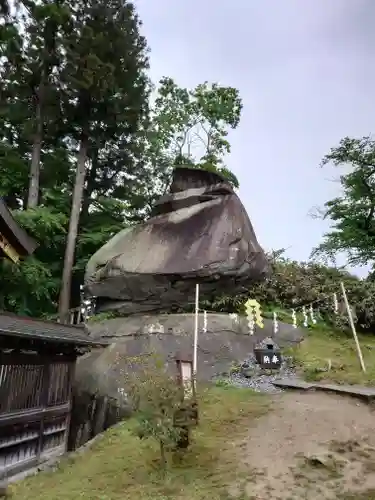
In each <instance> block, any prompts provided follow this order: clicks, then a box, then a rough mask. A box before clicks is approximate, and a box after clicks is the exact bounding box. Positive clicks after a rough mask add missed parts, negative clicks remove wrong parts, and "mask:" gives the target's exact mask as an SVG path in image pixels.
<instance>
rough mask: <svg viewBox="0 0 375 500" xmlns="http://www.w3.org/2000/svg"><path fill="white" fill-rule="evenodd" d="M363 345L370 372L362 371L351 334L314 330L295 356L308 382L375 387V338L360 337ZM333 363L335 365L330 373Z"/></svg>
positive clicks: (367, 370)
mask: <svg viewBox="0 0 375 500" xmlns="http://www.w3.org/2000/svg"><path fill="white" fill-rule="evenodd" d="M359 343H360V346H361V349H362V354H363V358H364V362H365V366H366V373H363V372H362V370H361V366H360V363H359V359H358V356H357V351H356V347H355V342H354V339H353V337H350V336H349V334H348V335H346V334H335V333H332V332H330V331H328V330H327V331H326V330H324V331H319V330H315V329H314V330H310V331H309V333H308V334H307V337H306V339H305V340H304V341H303V342H302V343H301V344H300V346H299V347H297V348H295V349H293V350H292V351H291V354H292V355H293V356H294V357H295V359H296V361H297V362H298V364H299V365H300V367H301V371H302V375H303V378H304V379H305V380H310V381H311V380H318V381H330V382H335V383H340V384H361V385H374V386H375V337H374V336H373V335H366V336H364V335H360V336H359ZM329 360H331V365H332V366H331V369H330V370H329V371H327V369H328V367H329Z"/></svg>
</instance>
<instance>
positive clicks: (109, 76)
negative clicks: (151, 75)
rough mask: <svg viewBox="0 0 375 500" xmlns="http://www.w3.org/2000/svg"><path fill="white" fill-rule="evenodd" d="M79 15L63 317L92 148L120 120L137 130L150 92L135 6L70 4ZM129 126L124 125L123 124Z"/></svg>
mask: <svg viewBox="0 0 375 500" xmlns="http://www.w3.org/2000/svg"><path fill="white" fill-rule="evenodd" d="M70 8H71V10H72V12H74V17H73V18H72V22H71V24H70V26H68V29H67V33H66V43H65V48H66V65H65V67H64V69H63V71H62V74H61V78H62V85H63V90H64V91H65V94H66V98H67V100H66V115H67V116H68V117H70V122H71V123H73V124H74V125H75V126H74V128H73V129H72V130H71V133H72V140H73V141H75V142H76V143H77V145H78V153H77V168H76V176H75V182H74V190H73V199H72V207H71V214H70V222H69V230H68V236H67V243H66V251H65V258H64V269H63V277H62V285H61V293H60V300H59V315H60V320H61V321H64V320H65V319H66V317H67V312H68V310H69V305H70V294H71V283H72V271H73V264H74V253H75V246H76V240H77V234H78V226H79V218H80V211H81V205H82V201H83V194H84V187H85V177H86V164H87V161H88V158H89V155H90V151H95V150H103V149H105V147H106V146H107V137H108V133H111V132H112V131H113V130H115V129H116V126H117V124H122V125H121V131H122V133H123V134H126V135H127V137H129V136H130V135H131V134H132V133H133V134H134V133H136V131H137V129H138V125H139V120H140V116H141V115H142V113H143V108H144V102H145V97H146V95H147V94H146V89H147V79H146V76H145V74H144V70H145V69H146V68H147V57H146V41H145V39H144V38H143V37H142V36H140V35H139V21H138V18H137V16H136V14H135V11H134V7H133V6H132V4H130V3H125V4H124V2H122V1H120V0H111V1H110V2H105V3H103V2H101V1H100V0H90V1H89V2H86V3H85V4H79V3H78V4H75V3H74V2H73V3H72V4H71V5H70ZM124 125H125V129H124Z"/></svg>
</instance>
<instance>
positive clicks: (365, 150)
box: [313, 137, 375, 265]
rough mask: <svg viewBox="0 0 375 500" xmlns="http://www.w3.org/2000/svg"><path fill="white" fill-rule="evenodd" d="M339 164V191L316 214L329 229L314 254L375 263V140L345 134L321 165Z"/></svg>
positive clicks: (359, 262) (354, 263)
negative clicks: (323, 220) (330, 226)
mask: <svg viewBox="0 0 375 500" xmlns="http://www.w3.org/2000/svg"><path fill="white" fill-rule="evenodd" d="M327 164H333V165H334V166H336V167H338V168H340V170H341V174H340V184H341V188H342V194H341V195H340V196H338V197H336V198H334V199H332V200H329V201H327V202H326V203H325V205H324V208H323V210H320V211H319V212H318V215H319V216H320V217H322V218H324V219H328V220H330V221H331V222H332V229H331V230H330V231H329V232H328V233H326V234H325V235H324V239H323V242H322V243H321V244H320V245H319V246H318V247H317V248H316V249H315V250H314V252H313V256H314V257H319V256H323V257H327V258H328V259H329V260H330V261H331V262H332V261H333V262H334V261H335V256H336V254H337V253H338V252H344V253H345V254H347V255H348V262H349V264H352V265H357V264H360V265H362V264H374V263H375V217H374V213H375V141H374V140H373V139H372V138H371V137H363V138H361V139H353V138H350V137H345V138H344V139H342V140H341V141H340V144H339V146H338V147H335V148H332V149H331V151H330V153H329V154H328V155H326V156H325V157H324V158H323V161H322V166H324V165H327Z"/></svg>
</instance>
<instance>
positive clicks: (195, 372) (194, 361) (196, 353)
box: [193, 284, 199, 378]
mask: <svg viewBox="0 0 375 500" xmlns="http://www.w3.org/2000/svg"><path fill="white" fill-rule="evenodd" d="M194 319H195V321H194V344H193V376H194V378H195V377H196V374H197V361H198V360H197V356H198V329H199V285H198V284H196V285H195V318H194Z"/></svg>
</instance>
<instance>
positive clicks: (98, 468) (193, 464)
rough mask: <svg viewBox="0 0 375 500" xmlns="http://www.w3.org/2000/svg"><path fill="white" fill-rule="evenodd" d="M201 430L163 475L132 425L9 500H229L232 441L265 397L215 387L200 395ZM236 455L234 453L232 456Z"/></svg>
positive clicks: (32, 480)
mask: <svg viewBox="0 0 375 500" xmlns="http://www.w3.org/2000/svg"><path fill="white" fill-rule="evenodd" d="M202 393H203V394H202V401H201V403H200V425H199V426H198V428H197V429H196V430H195V432H194V440H193V444H192V446H191V448H190V449H189V450H188V451H187V452H186V453H185V454H184V455H181V456H180V457H175V459H174V461H173V462H174V463H173V464H172V465H170V468H169V470H168V472H167V474H166V475H165V476H163V474H162V473H161V471H160V468H159V454H158V447H157V445H156V444H155V443H153V442H152V441H143V440H142V441H141V440H139V439H138V438H137V437H136V436H135V435H134V434H133V433H132V422H131V421H128V422H124V423H123V424H121V425H120V426H118V427H116V428H113V429H111V430H109V431H107V433H106V435H105V437H104V438H103V439H102V440H100V441H98V442H97V443H95V444H94V445H93V447H92V448H91V449H90V450H88V451H87V452H85V453H84V454H83V455H80V456H76V457H75V458H70V459H69V458H67V459H65V460H63V461H62V462H61V464H60V467H59V469H58V470H57V471H55V472H42V473H39V474H37V475H35V476H33V477H29V478H27V479H25V480H24V481H22V482H20V483H17V484H15V485H13V486H12V493H13V495H12V498H13V499H15V500H26V499H27V500H29V499H30V498H32V500H57V499H58V500H78V499H81V500H120V499H121V500H126V499H134V500H169V499H170V500H172V499H173V500H207V499H209V500H229V498H230V497H229V495H228V493H227V486H228V485H230V484H233V483H236V479H237V478H240V474H241V473H240V471H239V470H238V467H237V462H236V449H235V447H234V446H233V443H234V442H235V440H236V439H241V437H242V436H246V431H247V429H248V428H249V427H250V426H251V425H252V422H254V420H255V419H256V418H257V417H259V416H261V415H263V414H264V413H265V412H267V411H268V409H269V400H268V399H267V397H266V396H265V395H262V394H257V393H254V392H252V391H251V390H249V389H234V388H228V387H225V388H224V387H213V388H210V389H207V390H205V391H202ZM237 453H238V452H237Z"/></svg>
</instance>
